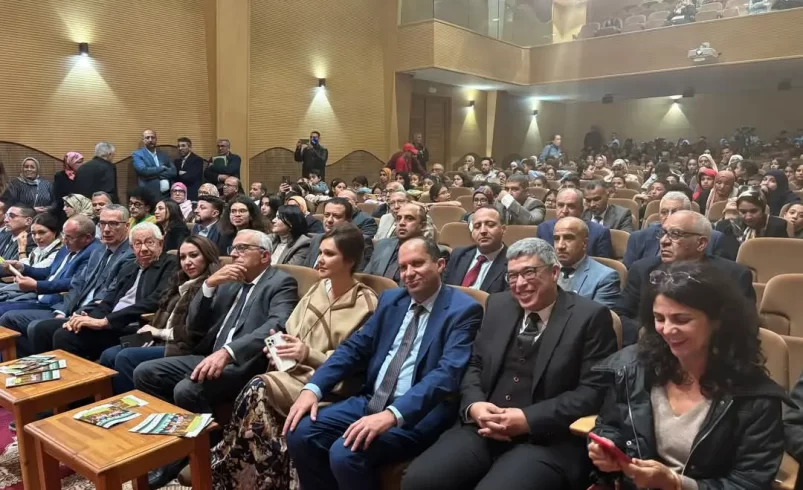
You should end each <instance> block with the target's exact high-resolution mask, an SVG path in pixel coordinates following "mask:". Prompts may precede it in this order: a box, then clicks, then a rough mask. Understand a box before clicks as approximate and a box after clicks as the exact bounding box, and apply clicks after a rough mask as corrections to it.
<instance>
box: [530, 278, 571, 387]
mask: <svg viewBox="0 0 803 490" xmlns="http://www.w3.org/2000/svg"><path fill="white" fill-rule="evenodd" d="M573 306H574V301H573V299H572V298H571V296H570V295H569V294H568V293H566V292H564V291H563V290H562V289H558V299H557V300H556V301H555V306H554V307H553V308H552V314H551V315H550V317H549V323H547V326H546V329H545V330H544V332H543V333H542V334H541V337H540V338H539V340H538V341H539V342H540V343H541V346H540V347H539V348H538V355H537V356H536V357H535V370H534V372H533V392H535V388H536V387H537V386H538V383H539V382H540V381H541V377H542V376H543V375H544V371H546V367H547V365H548V364H549V360H550V359H551V358H552V353H553V352H555V347H557V345H558V342H560V338H561V337H562V336H563V331H564V330H565V328H566V324H567V323H568V322H569V319H570V318H571V317H572V311H571V309H572V307H573Z"/></svg>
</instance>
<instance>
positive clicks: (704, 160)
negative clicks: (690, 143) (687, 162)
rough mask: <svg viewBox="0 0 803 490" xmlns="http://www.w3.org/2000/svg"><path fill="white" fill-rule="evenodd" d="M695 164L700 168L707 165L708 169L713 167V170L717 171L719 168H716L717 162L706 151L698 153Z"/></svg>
mask: <svg viewBox="0 0 803 490" xmlns="http://www.w3.org/2000/svg"><path fill="white" fill-rule="evenodd" d="M697 164H698V165H699V166H700V168H703V167H708V168H710V169H713V170H714V172H718V171H719V169H718V168H717V162H715V161H714V157H712V156H711V155H709V154H708V153H703V154H702V155H700V158H698V159H697ZM698 176H699V173H698Z"/></svg>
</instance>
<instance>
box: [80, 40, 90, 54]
mask: <svg viewBox="0 0 803 490" xmlns="http://www.w3.org/2000/svg"><path fill="white" fill-rule="evenodd" d="M78 54H80V55H81V56H89V43H78Z"/></svg>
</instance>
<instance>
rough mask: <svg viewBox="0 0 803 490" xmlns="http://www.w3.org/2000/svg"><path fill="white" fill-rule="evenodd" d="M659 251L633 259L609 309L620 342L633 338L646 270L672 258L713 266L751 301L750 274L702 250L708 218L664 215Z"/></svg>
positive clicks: (753, 295)
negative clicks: (619, 325) (619, 330)
mask: <svg viewBox="0 0 803 490" xmlns="http://www.w3.org/2000/svg"><path fill="white" fill-rule="evenodd" d="M658 236H659V237H660V238H659V241H660V247H661V253H660V255H659V256H658V257H652V256H647V257H645V258H643V259H641V260H637V261H635V262H634V263H633V264H632V265H631V266H630V268H629V270H628V273H627V283H626V284H625V288H624V289H623V290H622V295H621V296H620V297H619V301H618V302H617V304H616V306H615V307H614V308H613V311H615V312H616V314H618V315H619V317H620V318H621V320H622V338H623V341H624V345H630V344H633V343H635V342H636V338H637V335H638V330H639V328H640V325H639V323H638V309H639V304H643V303H640V302H641V301H642V298H643V296H644V294H645V289H646V287H647V284H648V283H649V277H650V273H652V271H654V270H655V269H657V268H658V267H660V266H661V264H671V263H674V262H684V261H685V262H701V263H706V264H710V265H711V266H713V267H715V268H717V269H718V270H719V271H720V272H721V273H722V274H724V275H725V276H727V277H728V278H729V279H730V280H731V281H733V282H734V283H735V284H736V285H737V287H738V288H739V291H740V292H741V293H742V294H743V295H744V297H745V298H746V299H747V300H748V301H752V304H753V305H755V301H756V292H755V290H754V289H753V275H752V273H751V272H750V271H749V270H748V269H747V268H746V267H745V266H743V265H741V264H737V263H736V262H733V261H732V260H727V259H724V258H721V257H713V256H709V255H707V254H706V252H705V251H706V248H707V247H708V242H709V241H710V240H711V222H710V221H708V219H706V217H705V216H703V215H702V214H700V213H695V212H694V211H677V212H675V213H673V214H672V215H670V216H669V217H667V218H666V220H665V221H664V222H663V223H662V225H661V228H659V230H658Z"/></svg>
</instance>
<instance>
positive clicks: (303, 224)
mask: <svg viewBox="0 0 803 490" xmlns="http://www.w3.org/2000/svg"><path fill="white" fill-rule="evenodd" d="M276 217H277V218H279V220H281V221H282V222H283V223H284V224H285V226H287V228H288V229H289V230H290V236H292V237H293V241H295V240H297V239H298V237H300V236H301V235H306V234H307V231H308V230H307V219H306V217H305V216H304V213H302V212H301V208H300V207H298V206H281V207H279V210H278V211H276Z"/></svg>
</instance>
